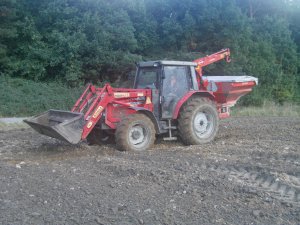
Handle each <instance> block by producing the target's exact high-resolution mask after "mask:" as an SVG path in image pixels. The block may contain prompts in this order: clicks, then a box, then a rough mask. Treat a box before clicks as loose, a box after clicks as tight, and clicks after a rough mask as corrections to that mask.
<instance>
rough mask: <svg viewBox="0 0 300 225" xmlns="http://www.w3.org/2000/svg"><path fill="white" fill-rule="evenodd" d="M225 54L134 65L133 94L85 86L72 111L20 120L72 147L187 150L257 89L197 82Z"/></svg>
mask: <svg viewBox="0 0 300 225" xmlns="http://www.w3.org/2000/svg"><path fill="white" fill-rule="evenodd" d="M229 56H230V51H229V49H224V50H222V51H220V52H217V53H215V54H212V55H210V56H206V57H203V58H200V59H197V60H195V61H194V62H184V61H164V60H162V61H149V62H140V63H138V64H137V72H136V77H135V82H134V88H133V89H124V88H112V87H111V86H110V85H109V84H106V85H105V86H104V87H103V88H97V87H95V86H93V85H88V87H87V88H86V90H85V91H84V92H83V94H82V95H81V97H80V98H79V99H78V100H77V102H76V103H75V105H74V107H73V108H72V111H71V112H69V111H60V110H49V111H47V112H45V113H42V114H40V115H37V116H35V117H32V118H30V119H28V120H25V122H26V123H27V124H29V125H30V126H31V127H32V128H34V129H35V130H36V131H38V132H39V133H41V134H44V135H47V136H50V137H54V138H57V139H60V140H63V141H67V142H69V143H72V144H76V143H79V142H80V141H81V140H87V141H88V142H105V141H107V140H108V139H111V138H113V137H114V138H115V141H116V144H117V147H118V149H120V150H134V151H142V150H145V149H148V148H150V147H151V146H152V145H153V143H154V141H155V138H156V135H164V139H165V140H174V139H176V138H177V136H179V137H180V138H181V140H182V141H183V142H184V143H185V144H187V145H197V144H198V145H199V144H203V143H207V142H210V141H212V140H213V139H214V137H215V136H216V134H217V131H218V125H219V119H222V118H226V117H229V115H230V114H229V112H230V111H229V108H230V107H232V106H233V105H234V104H235V103H236V101H237V100H238V99H239V98H240V97H241V96H243V95H245V94H247V93H248V92H250V91H251V90H252V87H254V86H255V85H257V82H258V79H257V78H255V77H250V76H203V75H202V67H204V66H206V65H209V64H211V63H214V62H216V61H219V60H222V59H226V61H228V62H229V61H230V59H229Z"/></svg>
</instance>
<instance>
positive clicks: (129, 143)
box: [115, 114, 155, 151]
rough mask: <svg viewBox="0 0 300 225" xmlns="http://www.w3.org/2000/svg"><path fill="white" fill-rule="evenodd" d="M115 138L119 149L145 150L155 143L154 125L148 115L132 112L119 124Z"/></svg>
mask: <svg viewBox="0 0 300 225" xmlns="http://www.w3.org/2000/svg"><path fill="white" fill-rule="evenodd" d="M115 138H116V144H117V148H118V149H119V150H122V151H144V150H147V149H149V148H150V147H151V146H152V145H153V143H154V140H155V129H154V125H153V123H152V121H151V119H149V117H147V116H146V115H144V114H132V115H130V116H128V117H127V118H124V119H123V120H122V121H121V122H120V123H119V124H118V127H117V129H116V133H115Z"/></svg>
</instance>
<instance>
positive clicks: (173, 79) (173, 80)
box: [171, 75, 176, 86]
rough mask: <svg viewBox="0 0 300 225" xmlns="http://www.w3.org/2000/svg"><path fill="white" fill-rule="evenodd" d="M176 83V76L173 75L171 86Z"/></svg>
mask: <svg viewBox="0 0 300 225" xmlns="http://www.w3.org/2000/svg"><path fill="white" fill-rule="evenodd" d="M175 84H176V76H175V75H171V86H174V85H175Z"/></svg>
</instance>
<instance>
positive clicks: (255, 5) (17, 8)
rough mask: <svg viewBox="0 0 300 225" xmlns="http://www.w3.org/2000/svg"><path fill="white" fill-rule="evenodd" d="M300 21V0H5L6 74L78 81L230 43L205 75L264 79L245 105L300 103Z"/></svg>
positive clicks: (0, 29) (0, 43)
mask: <svg viewBox="0 0 300 225" xmlns="http://www.w3.org/2000/svg"><path fill="white" fill-rule="evenodd" d="M299 21H300V1H299V0H264V1H261V0H184V1H183V0H110V1H107V0H1V2H0V75H1V76H5V77H17V78H23V79H26V80H34V81H42V82H49V81H55V82H61V83H64V84H66V85H68V86H71V87H74V86H78V85H82V84H83V83H86V82H90V81H92V82H94V83H97V82H103V81H111V82H114V81H116V80H118V79H120V78H121V77H125V76H126V75H127V74H128V72H129V71H130V70H131V69H133V68H134V62H135V61H139V60H148V59H166V58H168V59H181V60H192V59H195V58H198V57H201V56H203V55H205V54H209V53H213V52H215V51H218V50H220V49H222V48H224V47H229V48H230V49H231V51H232V63H230V64H225V63H221V64H217V65H212V66H210V67H208V68H207V70H206V72H207V73H208V74H230V75H231V74H234V75H240V74H247V75H254V76H257V77H259V79H260V86H259V88H257V89H256V90H255V92H254V93H253V94H252V95H251V97H248V98H245V99H244V103H249V104H254V103H255V104H259V103H261V102H262V99H264V98H267V99H272V100H276V101H278V102H283V101H299V100H297V99H299V96H300V91H299V89H300V78H299V77H300V75H299V74H300V57H299V52H300V25H299ZM2 81H3V79H2ZM3 90H4V89H2V91H3Z"/></svg>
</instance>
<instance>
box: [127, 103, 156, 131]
mask: <svg viewBox="0 0 300 225" xmlns="http://www.w3.org/2000/svg"><path fill="white" fill-rule="evenodd" d="M129 108H130V109H133V110H135V111H136V112H139V113H143V114H145V115H146V116H148V117H149V118H150V119H151V121H152V123H153V124H154V127H155V131H156V133H157V134H159V133H161V129H160V126H159V123H158V121H157V119H156V117H155V116H154V114H153V112H151V111H149V110H148V109H145V108H143V107H129Z"/></svg>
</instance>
